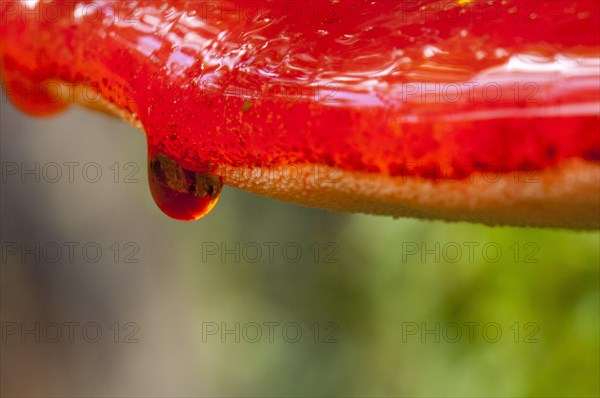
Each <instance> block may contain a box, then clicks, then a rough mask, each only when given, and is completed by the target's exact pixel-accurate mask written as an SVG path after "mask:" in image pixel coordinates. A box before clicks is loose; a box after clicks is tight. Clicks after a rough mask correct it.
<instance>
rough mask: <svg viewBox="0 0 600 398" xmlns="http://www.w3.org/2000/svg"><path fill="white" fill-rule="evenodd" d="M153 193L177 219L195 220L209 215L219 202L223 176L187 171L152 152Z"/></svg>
mask: <svg viewBox="0 0 600 398" xmlns="http://www.w3.org/2000/svg"><path fill="white" fill-rule="evenodd" d="M148 177H149V178H148V179H149V181H150V192H151V193H152V197H153V198H154V202H156V204H157V205H158V207H159V208H160V209H161V210H162V211H163V213H165V214H166V215H168V216H169V217H172V218H174V219H176V220H181V221H191V220H197V219H199V218H202V217H204V216H205V215H207V214H208V213H209V212H210V211H211V210H212V208H213V207H214V206H215V204H216V203H217V201H218V200H219V196H220V194H221V188H222V187H223V180H222V178H221V177H218V176H215V175H211V174H207V173H203V172H200V171H193V170H189V169H185V168H183V167H182V166H181V165H179V164H177V163H176V162H175V160H173V159H172V158H170V157H168V156H167V155H164V154H162V153H160V152H155V151H153V150H152V149H150V150H149V151H148Z"/></svg>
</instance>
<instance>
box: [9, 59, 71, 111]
mask: <svg viewBox="0 0 600 398" xmlns="http://www.w3.org/2000/svg"><path fill="white" fill-rule="evenodd" d="M1 65H2V68H1V70H0V74H1V75H2V80H3V84H2V85H3V88H4V91H5V93H6V96H7V97H8V98H9V99H10V101H11V102H12V103H13V104H14V106H15V107H17V108H18V109H20V110H21V111H22V112H25V113H28V114H30V115H32V116H51V115H54V114H57V113H59V112H62V111H63V110H65V109H66V108H67V107H68V106H69V103H68V102H67V101H65V100H64V99H65V98H64V97H65V95H64V91H65V90H66V88H65V86H64V85H62V84H60V83H58V82H56V81H51V80H46V79H36V78H35V77H30V76H28V75H27V74H26V72H25V71H24V70H22V69H19V66H18V65H13V64H12V60H11V59H6V60H4V61H3V62H2V64H1Z"/></svg>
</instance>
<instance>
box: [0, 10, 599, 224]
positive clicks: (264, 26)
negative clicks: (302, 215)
mask: <svg viewBox="0 0 600 398" xmlns="http://www.w3.org/2000/svg"><path fill="white" fill-rule="evenodd" d="M209 3H210V4H209ZM248 3H249V2H244V1H215V2H202V1H183V0H167V1H156V0H140V1H137V2H122V1H121V2H119V1H101V2H97V1H93V0H49V1H34V2H31V1H28V2H25V1H19V0H8V1H6V0H3V1H2V2H1V4H0V22H1V25H0V37H1V39H2V46H1V50H0V60H1V66H2V78H3V80H4V91H5V92H6V94H7V96H8V97H9V98H10V99H11V101H12V102H13V103H14V104H16V106H17V107H19V108H20V109H22V110H24V111H26V112H29V113H30V114H32V115H36V116H44V115H49V114H53V113H56V112H59V111H61V110H63V109H64V108H65V107H66V106H67V105H68V104H69V103H86V104H87V106H91V107H98V108H106V107H108V108H110V109H112V110H113V111H114V110H117V112H116V113H119V114H121V115H122V116H124V117H126V118H127V119H128V120H129V121H130V122H132V123H133V124H135V125H138V126H140V127H142V128H143V129H144V131H145V132H146V134H147V139H148V145H149V147H150V148H151V150H150V152H151V154H150V156H149V158H150V160H149V168H150V180H151V187H152V194H153V196H154V198H155V200H156V201H157V203H158V204H159V207H161V209H162V210H163V211H165V212H166V213H167V214H169V215H171V216H172V217H175V218H178V219H195V218H198V217H201V216H202V215H204V214H206V213H207V212H208V211H209V210H210V209H211V208H212V207H213V206H214V204H215V202H216V199H217V198H218V194H219V192H220V184H221V178H220V177H219V175H220V174H219V169H227V168H234V167H254V168H260V167H267V168H268V167H272V166H278V165H286V164H298V165H324V166H328V167H334V168H336V169H338V170H341V171H343V172H347V173H351V174H352V173H355V174H356V175H359V174H360V173H367V174H370V175H373V176H375V177H378V176H388V177H392V178H394V177H398V176H411V177H415V176H416V177H420V178H423V179H426V180H430V181H436V179H437V178H439V174H440V173H450V174H451V177H452V178H455V179H458V180H461V179H466V178H468V177H469V176H470V175H471V174H473V173H477V172H482V171H492V172H500V173H508V172H511V171H515V170H544V169H548V168H551V167H553V166H556V165H559V164H561V162H563V161H565V160H570V159H581V160H584V161H586V162H593V163H595V164H597V163H598V162H599V161H600V142H599V140H598V130H599V127H600V123H599V104H600V94H599V93H600V89H599V87H598V79H599V76H600V72H599V69H600V62H599V47H600V46H599V43H600V38H599V35H598V34H597V33H598V26H599V24H600V2H598V1H596V0H589V1H587V0H582V1H571V0H553V1H519V0H497V1H492V2H490V1H488V0H473V1H462V0H415V1H411V2H405V1H363V0H347V1H344V0H342V1H331V0H318V1H310V2H309V1H307V2H295V3H294V5H295V7H292V8H293V9H292V8H289V7H288V8H285V7H283V8H274V6H273V3H272V2H270V1H267V0H260V1H254V2H251V3H252V7H250V6H249V5H248ZM209 5H210V7H209ZM232 10H233V11H232ZM206 165H213V166H214V167H212V168H211V169H210V173H204V174H203V173H202V172H201V171H202V170H205V171H206ZM193 170H200V172H198V171H193ZM190 173H191V174H190ZM211 173H212V174H211ZM192 174H193V175H194V177H192ZM361 175H362V174H361ZM225 182H227V180H225Z"/></svg>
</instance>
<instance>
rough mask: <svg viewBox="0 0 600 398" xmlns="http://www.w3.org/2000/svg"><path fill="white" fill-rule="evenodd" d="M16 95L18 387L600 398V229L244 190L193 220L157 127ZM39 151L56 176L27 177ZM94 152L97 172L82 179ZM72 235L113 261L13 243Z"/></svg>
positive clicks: (76, 391)
mask: <svg viewBox="0 0 600 398" xmlns="http://www.w3.org/2000/svg"><path fill="white" fill-rule="evenodd" d="M0 105H1V114H0V115H1V160H2V165H3V179H2V185H1V234H2V245H3V246H2V250H3V252H2V263H1V288H2V292H1V310H2V312H1V317H2V326H3V336H2V338H3V339H2V345H1V354H0V362H1V363H0V365H1V391H0V392H1V394H2V396H78V397H85V396H121V397H128V396H137V397H141V396H281V397H292V396H411V397H412V396H461V397H462V396H598V395H599V394H600V391H599V389H600V387H599V381H598V380H599V378H598V374H599V371H600V370H599V356H600V347H599V339H600V337H599V335H600V330H599V313H600V308H599V302H600V295H599V287H600V279H599V264H600V258H599V257H600V254H599V252H600V250H599V249H600V239H599V233H598V232H575V231H566V230H550V229H546V230H542V229H526V228H499V227H496V228H491V227H485V226H480V225H474V224H467V223H443V222H425V221H418V220H411V219H396V220H395V219H392V218H387V217H377V216H367V215H354V214H337V213H330V212H326V211H322V210H318V209H308V208H303V207H299V206H295V205H292V204H286V203H281V202H277V201H274V200H271V199H267V198H263V197H258V196H255V195H252V194H249V193H246V192H243V191H239V190H235V189H231V188H228V187H225V188H224V190H223V193H222V196H221V199H220V202H219V203H218V205H217V206H216V208H215V209H214V210H213V212H212V213H211V214H210V215H208V216H207V217H206V218H204V219H202V220H199V221H197V222H192V223H182V222H177V221H174V220H171V219H169V218H168V217H166V216H164V215H163V214H162V213H161V212H160V211H159V210H158V208H157V207H156V206H155V205H154V203H153V201H152V198H151V196H150V193H149V189H148V186H147V176H146V169H145V164H146V146H145V137H144V135H143V134H142V133H140V132H138V131H137V130H134V129H133V128H131V127H129V126H127V125H126V124H125V123H123V122H121V121H119V120H116V119H113V118H110V117H108V116H105V115H102V114H95V113H92V112H89V111H86V110H81V109H70V110H69V111H67V112H66V113H64V114H62V115H61V116H59V117H54V118H49V119H34V118H29V117H28V116H26V115H24V114H21V113H20V112H18V111H17V110H16V109H14V108H13V107H12V105H10V104H9V103H7V102H6V101H2V103H1V104H0ZM36 162H38V163H39V165H40V166H39V167H40V181H39V182H36V181H35V176H31V175H26V176H25V178H22V176H21V175H19V174H17V175H11V174H10V173H8V171H10V170H12V169H13V168H14V165H17V167H18V168H19V172H20V171H21V169H24V168H35V164H36ZM65 162H79V164H80V165H81V166H80V167H78V168H76V169H75V174H74V176H73V182H69V178H68V175H66V172H67V171H68V169H67V168H66V167H64V168H63V169H62V172H63V175H62V177H61V178H58V180H57V181H55V182H52V181H49V180H53V179H56V178H55V177H56V175H55V173H54V172H52V170H51V167H52V166H48V164H51V163H58V164H64V163H65ZM91 162H96V163H97V164H98V165H99V166H100V169H101V171H102V178H101V179H100V180H99V181H98V182H96V183H90V182H87V181H85V179H84V178H83V177H82V174H81V173H82V167H83V165H86V164H88V163H91ZM115 163H116V164H117V169H119V170H120V174H119V175H118V176H117V178H116V181H115V175H114V170H115V167H114V165H115ZM9 164H10V165H12V166H7V165H9ZM7 167H8V169H7ZM44 167H46V172H47V173H49V174H48V175H43V169H44ZM88 171H89V172H90V175H91V176H93V173H92V170H88ZM51 172H52V173H51ZM45 177H49V178H45ZM125 180H127V181H129V182H125ZM136 181H137V182H136ZM65 242H78V243H79V244H80V246H79V248H81V247H82V246H83V245H84V244H86V243H89V242H93V243H95V245H97V246H100V247H101V248H102V256H101V258H100V260H99V261H98V262H95V263H92V262H91V261H88V260H86V259H85V258H84V257H83V256H82V253H81V249H79V250H77V249H76V250H75V252H74V253H75V257H74V259H73V261H70V259H69V258H68V255H67V254H68V253H67V250H66V249H64V251H63V253H62V258H61V260H60V261H56V262H52V261H46V260H47V258H45V257H48V256H50V257H52V254H48V253H46V254H47V255H48V256H45V255H44V253H42V255H41V256H40V257H41V258H40V259H39V260H37V259H35V258H34V256H33V255H25V256H24V257H25V258H23V256H22V255H21V254H12V253H13V252H12V251H11V250H12V249H11V248H12V247H13V246H11V245H14V244H17V245H19V248H22V247H25V248H31V247H35V245H36V243H39V244H40V247H46V248H50V249H48V250H51V246H52V245H50V246H49V244H50V243H55V244H59V245H64V243H65ZM115 242H117V243H118V244H119V247H118V249H116V248H115V246H113V245H114V244H115ZM269 242H271V243H269ZM236 244H237V245H239V246H236ZM223 245H225V246H223ZM268 245H273V246H274V247H275V249H274V252H273V256H272V258H269V255H268V254H269V250H268V249H267V247H268ZM422 245H425V246H422ZM436 245H439V246H436ZM467 245H475V246H473V247H474V252H473V253H474V254H473V257H472V259H471V258H470V257H469V252H468V250H467V247H468V246H467ZM477 245H478V246H477ZM486 245H487V246H486ZM284 246H285V247H287V249H286V250H288V251H287V252H286V253H284V252H283V251H282V248H283V247H284ZM456 246H459V247H461V248H462V253H461V254H460V256H459V257H458V259H456V258H457V252H456V251H455V249H456ZM484 246H485V247H489V248H488V249H487V250H488V251H487V252H485V253H484V252H483V247H484ZM63 247H64V246H63ZM111 247H112V249H111ZM215 247H217V253H216V254H215V253H214V249H215ZM238 247H239V249H237V248H238ZM256 247H260V248H261V250H262V252H261V258H260V259H258V260H256V257H257V255H256ZM298 247H300V248H301V250H302V253H301V254H300V255H298V254H297V253H296V252H294V250H295V249H296V248H298ZM415 247H416V248H417V253H416V254H410V253H411V252H410V251H411V250H413V251H414V249H415ZM438 247H439V249H438ZM496 247H500V249H501V250H502V253H501V255H500V257H499V259H498V260H497V261H496V257H498V255H497V254H496V253H495V251H494V250H495V249H494V248H496ZM223 248H225V250H229V252H224V251H223ZM517 248H518V252H517ZM423 249H426V250H430V252H424V251H423ZM115 251H116V252H117V253H119V258H117V259H116V258H115V257H114V254H115ZM227 253H229V254H227ZM427 253H429V254H427ZM127 255H129V257H127V258H128V259H129V260H138V261H137V262H125V261H124V259H125V257H126V256H127ZM236 256H237V257H236ZM423 256H425V258H423ZM436 256H439V258H436ZM223 257H224V258H223ZM471 260H472V261H471ZM35 322H39V323H40V325H41V326H40V327H43V326H44V325H49V324H51V323H57V324H60V325H62V324H64V323H65V322H78V323H79V324H80V325H85V324H87V323H90V322H96V323H97V324H98V325H100V326H101V328H102V332H103V334H102V336H101V338H100V339H99V341H98V342H96V343H92V342H88V341H86V339H84V338H83V337H82V334H81V330H77V329H76V332H75V335H74V339H73V341H69V340H68V338H67V336H65V335H63V337H62V339H60V340H59V341H57V342H55V343H53V342H50V341H48V339H47V337H48V335H46V336H44V335H43V333H42V335H41V339H40V342H39V343H38V342H36V341H35V333H34V335H28V334H26V333H24V331H23V330H21V328H22V325H25V328H34V327H35ZM270 322H278V323H279V326H274V334H273V338H272V339H270V338H269V336H268V335H267V332H268V331H269V329H268V327H267V326H264V325H265V323H270ZM115 323H118V327H117V328H118V329H120V333H119V335H118V336H117V341H118V342H116V343H115V342H114V340H115V333H114V329H111V327H113V328H114V324H115ZM236 323H237V324H238V325H239V329H238V331H239V333H240V337H239V341H236V335H235V333H236V332H235V327H236V326H235V325H236ZM473 323H478V326H477V325H476V324H473ZM15 324H16V325H18V327H19V329H20V330H17V331H16V332H14V331H13V332H11V333H8V331H9V330H8V329H9V328H10V327H12V326H14V325H15ZM255 324H258V325H260V326H261V328H262V330H261V331H262V336H261V338H259V339H258V341H256V342H253V340H254V339H255V336H256V328H254V329H252V327H253V326H252V325H255ZM11 325H12V326H11ZM215 325H217V326H216V327H218V329H219V330H217V331H215V329H214V327H215ZM248 325H250V326H248ZM273 325H275V324H273ZM286 325H287V326H289V325H292V326H294V328H296V329H297V327H298V326H299V327H300V330H301V332H302V335H301V336H300V337H299V338H297V340H298V341H297V342H292V341H291V340H296V336H295V335H296V333H297V332H296V329H294V328H292V329H287V334H286V333H283V331H282V327H283V326H286ZM456 325H458V326H459V329H460V330H461V333H462V335H461V336H460V337H457V328H456ZM468 325H474V326H473V328H474V329H472V330H473V334H472V336H470V335H469V334H468V332H469V326H468ZM489 325H492V326H489ZM484 327H486V328H487V329H485V330H484V329H483V328H484ZM225 328H227V329H233V330H234V331H233V332H232V333H231V334H227V333H224V329H225ZM436 328H437V329H436ZM34 330H35V329H34ZM65 330H66V329H65ZM498 330H499V331H500V333H501V335H500V336H499V337H498V336H497V333H498V332H497V331H498ZM48 331H49V329H48V330H47V332H48ZM244 331H245V332H244ZM317 331H318V333H317ZM428 331H429V332H428ZM63 333H64V330H63ZM130 333H131V334H132V335H130ZM47 334H49V332H48V333H47ZM92 334H93V333H92ZM127 335H130V336H129V337H130V338H129V339H127ZM23 339H24V340H25V341H23ZM125 340H135V341H137V342H129V343H126V342H125Z"/></svg>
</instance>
